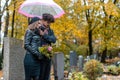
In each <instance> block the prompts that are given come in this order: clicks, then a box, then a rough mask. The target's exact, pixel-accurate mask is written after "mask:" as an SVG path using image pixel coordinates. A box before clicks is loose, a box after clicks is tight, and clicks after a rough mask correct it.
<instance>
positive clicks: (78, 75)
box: [68, 72, 88, 80]
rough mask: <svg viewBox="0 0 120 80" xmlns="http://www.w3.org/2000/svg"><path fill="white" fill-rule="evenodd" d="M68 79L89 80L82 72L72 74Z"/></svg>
mask: <svg viewBox="0 0 120 80" xmlns="http://www.w3.org/2000/svg"><path fill="white" fill-rule="evenodd" d="M68 77H69V80H88V79H87V78H86V77H85V76H84V75H83V74H82V73H81V72H72V73H70V74H69V76H68Z"/></svg>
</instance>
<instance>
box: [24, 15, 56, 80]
mask: <svg viewBox="0 0 120 80" xmlns="http://www.w3.org/2000/svg"><path fill="white" fill-rule="evenodd" d="M54 20H55V19H54V17H53V16H52V15H51V14H48V13H45V14H43V15H42V19H40V18H38V17H33V18H32V19H31V20H30V22H29V26H28V30H27V31H26V33H25V38H24V48H25V50H26V55H25V58H24V69H25V80H49V77H50V68H51V59H49V58H47V57H46V56H45V55H43V54H42V53H41V52H39V51H38V48H39V47H42V46H43V45H51V43H55V42H56V37H55V35H54V32H53V30H52V29H51V28H50V24H51V23H53V22H54Z"/></svg>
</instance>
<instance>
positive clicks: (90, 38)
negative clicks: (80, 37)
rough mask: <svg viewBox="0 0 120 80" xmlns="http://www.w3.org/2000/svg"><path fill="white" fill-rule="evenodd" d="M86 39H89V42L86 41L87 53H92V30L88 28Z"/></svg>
mask: <svg viewBox="0 0 120 80" xmlns="http://www.w3.org/2000/svg"><path fill="white" fill-rule="evenodd" d="M88 38H89V39H88V40H89V42H88V45H89V55H92V53H93V47H92V30H89V32H88Z"/></svg>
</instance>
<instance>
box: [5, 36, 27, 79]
mask: <svg viewBox="0 0 120 80" xmlns="http://www.w3.org/2000/svg"><path fill="white" fill-rule="evenodd" d="M22 45H23V41H22V40H18V39H15V38H8V37H5V38H4V60H3V78H4V80H24V68H23V59H24V53H25V50H24V49H23V48H22Z"/></svg>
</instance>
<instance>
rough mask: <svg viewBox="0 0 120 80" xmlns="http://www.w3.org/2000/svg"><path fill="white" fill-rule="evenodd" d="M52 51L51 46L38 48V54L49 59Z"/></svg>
mask: <svg viewBox="0 0 120 80" xmlns="http://www.w3.org/2000/svg"><path fill="white" fill-rule="evenodd" d="M52 49H53V48H52V46H42V47H39V48H38V50H39V52H40V53H42V54H43V55H45V56H46V57H48V58H49V59H50V58H51V57H52V56H53V50H52Z"/></svg>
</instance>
